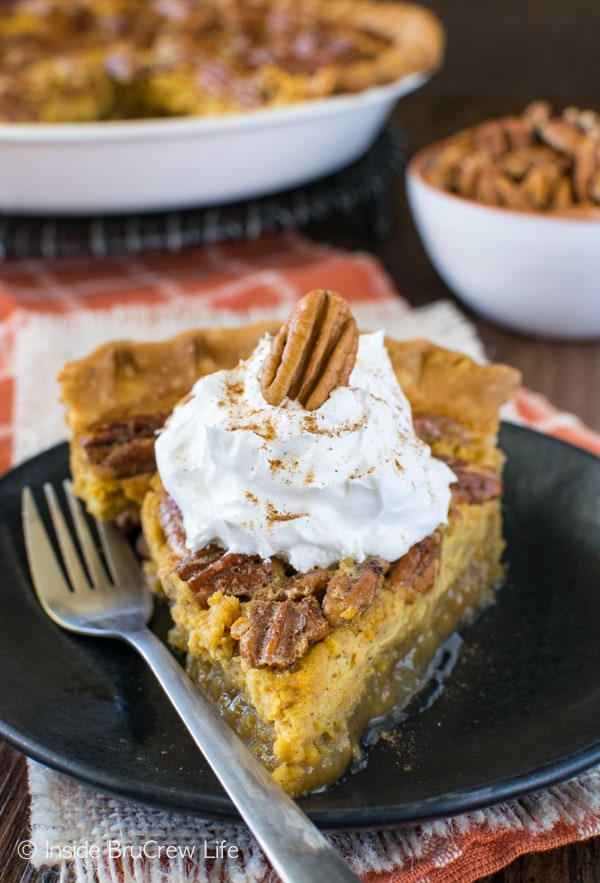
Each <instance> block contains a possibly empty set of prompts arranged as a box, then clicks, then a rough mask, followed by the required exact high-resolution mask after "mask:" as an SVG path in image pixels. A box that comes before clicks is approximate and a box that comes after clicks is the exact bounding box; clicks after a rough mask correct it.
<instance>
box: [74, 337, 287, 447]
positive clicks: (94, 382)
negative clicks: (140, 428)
mask: <svg viewBox="0 0 600 883" xmlns="http://www.w3.org/2000/svg"><path fill="white" fill-rule="evenodd" d="M279 326H280V323H279V322H261V323H257V324H256V325H247V326H244V327H243V328H203V329H200V330H194V331H185V332H183V333H182V334H179V335H177V336H176V337H173V338H170V339H169V340H166V341H160V342H143V343H138V342H136V341H130V340H120V341H112V342H110V343H106V344H104V345H102V346H100V347H98V348H97V349H95V350H94V351H93V352H92V353H90V354H89V355H88V356H86V357H85V358H83V359H78V360H77V361H74V362H67V364H66V365H65V366H64V367H63V369H62V371H61V372H60V374H59V377H58V380H59V383H60V385H61V391H62V394H61V400H62V402H63V404H64V405H65V408H66V419H67V424H68V426H69V429H70V430H71V432H72V433H80V432H82V431H83V430H84V429H89V427H90V426H94V425H96V424H98V423H103V422H108V421H111V420H115V419H117V418H123V417H124V416H135V415H138V414H155V413H157V412H159V411H162V412H165V413H170V412H171V411H172V410H173V406H174V405H175V403H176V402H177V401H179V399H180V398H182V397H183V396H184V395H186V394H187V393H188V392H189V391H190V389H191V388H192V386H193V385H194V383H195V381H196V380H197V379H198V378H199V377H202V376H203V375H204V374H210V373H211V372H213V371H219V370H221V369H223V368H233V367H234V366H235V365H236V364H237V363H238V361H239V360H240V359H245V358H247V357H248V356H249V355H250V354H251V352H252V350H253V349H254V347H255V346H256V344H257V343H258V341H259V340H260V338H261V337H262V336H263V334H265V333H266V332H267V331H270V332H272V333H275V332H276V331H277V330H278V328H279Z"/></svg>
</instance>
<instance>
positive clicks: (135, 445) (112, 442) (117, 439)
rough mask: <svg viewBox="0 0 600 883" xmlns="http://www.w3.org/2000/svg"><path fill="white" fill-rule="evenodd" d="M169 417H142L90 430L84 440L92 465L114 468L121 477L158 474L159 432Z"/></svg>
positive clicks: (162, 415)
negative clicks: (157, 441)
mask: <svg viewBox="0 0 600 883" xmlns="http://www.w3.org/2000/svg"><path fill="white" fill-rule="evenodd" d="M165 420H166V414H138V415H135V416H132V417H126V418H124V419H121V420H115V421H113V422H106V423H100V424H98V425H97V426H93V427H90V428H89V430H88V431H87V432H85V433H84V434H83V435H82V436H81V439H80V443H81V446H82V447H83V448H84V450H85V452H86V456H87V458H88V460H89V462H90V463H92V464H94V465H95V466H104V467H105V468H108V469H110V470H111V471H112V472H113V473H114V474H115V475H116V476H117V477H118V478H128V477H130V476H132V475H139V474H141V473H145V472H154V470H155V469H156V461H155V458H154V442H155V439H156V432H157V430H158V429H160V428H161V426H162V425H163V424H164V422H165Z"/></svg>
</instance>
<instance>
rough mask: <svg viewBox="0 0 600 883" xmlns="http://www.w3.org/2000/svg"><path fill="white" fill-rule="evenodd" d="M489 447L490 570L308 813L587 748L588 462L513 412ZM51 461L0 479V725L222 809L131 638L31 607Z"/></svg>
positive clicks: (578, 756) (89, 777)
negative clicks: (25, 499) (405, 698)
mask: <svg viewBox="0 0 600 883" xmlns="http://www.w3.org/2000/svg"><path fill="white" fill-rule="evenodd" d="M502 444H503V446H504V449H505V450H506V452H507V454H508V466H507V469H506V494H505V510H506V511H505V519H506V520H505V533H506V537H507V541H508V552H507V573H508V576H507V580H506V583H505V585H504V586H503V587H502V588H501V590H500V591H499V593H498V597H497V602H496V604H494V605H493V606H492V607H490V608H488V609H487V610H486V611H484V613H483V614H482V615H481V616H480V617H479V619H478V620H477V621H476V622H475V623H474V624H473V625H472V626H470V627H468V628H466V629H465V630H464V633H463V637H464V646H463V647H462V650H461V652H460V655H459V659H458V661H457V663H456V665H455V667H454V670H453V672H452V674H451V675H450V677H449V679H448V681H447V683H446V686H445V689H444V690H443V691H442V693H441V695H440V696H439V698H438V699H437V700H436V701H435V702H434V703H432V704H430V705H429V706H428V707H426V708H425V710H423V711H421V712H420V713H415V714H412V715H410V716H408V717H407V718H406V719H404V720H403V721H401V722H400V723H398V724H397V725H396V726H395V727H394V729H393V731H392V738H390V739H385V740H383V739H382V740H380V741H379V742H378V743H377V744H376V745H375V746H373V747H372V748H370V750H369V756H368V763H367V764H366V765H365V766H364V768H363V769H361V770H359V771H357V772H355V773H354V774H353V775H351V776H348V777H347V778H346V779H345V780H343V781H342V782H340V783H339V784H338V785H336V786H335V787H333V788H331V789H329V790H328V791H326V792H323V793H319V794H313V795H311V796H309V797H306V798H303V799H302V800H301V801H300V803H301V806H302V807H303V809H305V810H306V811H307V812H308V813H309V815H310V816H311V817H312V818H313V819H314V821H316V822H317V823H318V824H320V825H322V826H323V827H326V828H330V829H333V828H361V827H371V828H372V827H379V826H388V825H393V824H397V823H402V822H408V821H415V820H420V819H425V818H434V817H439V816H443V815H448V814H452V813H457V812H462V811H465V810H471V809H475V808H478V807H481V806H485V805H489V804H491V803H494V802H497V801H499V800H503V799H506V798H508V797H511V796H516V795H519V794H522V793H524V792H526V791H530V790H533V789H536V788H540V787H542V786H546V785H549V784H551V783H554V782H556V781H558V780H560V779H563V778H566V777H567V776H569V775H572V774H574V773H577V772H579V771H581V770H584V769H585V768H587V767H589V766H591V765H592V764H594V763H597V762H599V761H600V677H599V672H600V639H599V635H600V603H599V601H600V459H597V458H595V457H593V456H592V455H591V454H586V453H585V452H583V451H580V450H578V449H576V448H574V447H571V446H569V445H567V444H564V443H562V442H560V441H556V440H555V439H551V438H548V437H546V436H543V435H539V434H537V433H534V432H531V431H529V430H526V429H522V428H519V427H515V426H508V425H505V426H503V428H502ZM67 468H68V466H67V448H66V445H61V446H59V447H56V448H53V449H51V450H49V451H47V452H46V453H43V454H41V455H40V456H38V457H36V458H35V459H33V460H30V461H28V462H27V463H25V464H23V465H22V466H20V467H19V468H17V469H15V470H13V471H12V472H9V473H8V474H6V475H5V476H4V477H2V478H0V560H1V561H2V573H1V575H0V611H1V614H2V639H1V642H0V671H1V672H2V680H1V687H0V734H1V735H3V736H4V737H5V738H6V739H7V740H9V741H10V742H12V743H13V744H14V745H15V746H17V747H18V748H20V749H21V750H23V751H24V752H25V753H27V754H28V755H30V756H31V757H34V758H37V759H38V760H40V761H42V762H44V763H46V764H48V765H49V766H51V767H54V768H56V769H58V770H61V771H62V772H64V773H67V774H68V775H70V776H73V777H75V778H76V779H78V780H80V781H82V782H85V783H88V784H90V785H93V786H95V787H96V788H97V789H99V790H101V791H104V792H108V793H112V794H116V795H119V796H122V797H125V798H128V799H130V800H132V801H136V802H138V803H145V804H150V805H155V806H162V807H167V808H171V809H176V810H180V811H184V812H187V813H192V814H196V815H201V816H205V817H218V818H219V817H220V818H227V817H232V818H235V817H236V816H235V810H234V808H233V806H232V805H231V803H230V802H229V800H228V798H227V797H226V796H225V794H224V793H223V791H222V789H221V787H220V786H219V784H218V783H217V782H216V780H215V778H214V776H213V775H212V773H211V772H210V771H209V769H208V768H207V766H206V764H205V763H204V762H203V760H202V758H201V757H200V755H199V754H198V752H197V750H196V749H195V747H194V745H193V743H192V741H191V739H190V738H189V736H188V735H187V732H186V731H185V729H184V727H183V725H182V724H180V722H179V720H178V718H177V717H176V715H175V714H174V712H173V711H172V710H171V707H170V705H169V703H168V700H167V699H166V698H165V697H164V696H163V695H162V693H161V690H160V688H159V687H158V686H157V684H156V683H155V681H154V679H153V676H152V674H151V673H150V672H149V671H148V670H147V668H146V667H145V665H144V663H143V662H141V660H140V659H138V657H137V656H136V655H135V653H134V652H133V651H132V650H130V649H129V648H128V647H126V646H125V645H122V644H120V643H118V642H113V641H108V640H94V639H87V638H82V637H77V636H74V635H69V634H67V633H65V632H63V631H61V630H60V629H59V628H58V627H56V626H54V624H53V623H52V622H51V621H50V620H48V619H47V618H46V616H45V614H44V613H43V612H42V610H41V608H40V607H39V606H38V603H37V601H36V599H35V596H34V593H33V589H32V586H31V582H30V579H29V575H28V570H27V565H26V561H25V552H24V548H23V543H22V538H21V527H20V491H21V488H22V487H23V485H24V484H30V485H32V486H34V487H36V486H39V485H41V484H42V482H43V481H48V480H50V481H54V482H57V481H59V480H60V479H62V478H63V477H65V476H66V475H67ZM158 619H159V620H160V616H159V617H158ZM163 619H164V617H163ZM165 627H166V623H165V622H164V621H163V622H160V621H159V622H157V623H156V628H157V630H158V631H159V632H162V631H163V630H164V628H165Z"/></svg>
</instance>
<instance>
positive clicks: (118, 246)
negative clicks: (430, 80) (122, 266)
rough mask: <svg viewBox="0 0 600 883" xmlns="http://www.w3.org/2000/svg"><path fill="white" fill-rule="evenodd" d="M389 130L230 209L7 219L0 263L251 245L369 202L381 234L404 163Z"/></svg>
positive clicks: (0, 232) (2, 222)
mask: <svg viewBox="0 0 600 883" xmlns="http://www.w3.org/2000/svg"><path fill="white" fill-rule="evenodd" d="M403 154H404V149H403V141H402V138H401V136H400V134H399V132H398V130H397V128H396V127H395V126H393V125H392V124H388V125H387V126H386V127H385V128H384V129H383V130H382V132H381V134H380V135H379V136H378V138H377V140H376V141H375V143H374V144H373V145H372V147H371V148H370V149H369V150H368V151H367V153H365V154H364V155H363V156H362V157H361V158H360V159H358V160H356V161H355V162H354V163H352V164H351V165H349V166H346V167H345V168H343V169H341V170H340V171H338V172H336V173H334V174H332V175H329V176H327V177H325V178H321V179H319V180H318V181H314V182H311V183H309V184H305V185H303V186H301V187H295V188H293V189H292V190H286V191H283V192H280V193H276V194H273V195H270V196H265V197H261V198H257V199H252V200H248V201H245V202H239V203H232V204H228V205H219V206H208V207H202V208H198V209H185V210H177V211H169V212H157V213H141V214H134V215H102V216H93V217H91V216H76V217H75V216H69V217H49V216H44V217H30V216H24V215H2V214H0V260H6V259H7V258H12V257H17V258H28V257H32V258H35V257H44V258H51V257H57V256H63V255H74V254H76V255H80V254H92V255H105V254H119V253H133V254H135V253H139V252H144V251H152V250H158V249H167V250H170V251H178V250H179V249H181V248H184V247H185V246H190V245H201V244H205V243H212V242H218V241H222V240H234V239H252V238H256V237H258V236H260V235H262V234H265V233H274V232H278V231H281V230H284V229H290V228H295V227H303V226H306V225H307V224H310V223H313V222H319V221H323V220H325V219H327V218H329V217H330V216H332V215H335V214H338V213H346V212H349V211H351V210H352V209H354V208H356V207H357V206H359V205H363V204H367V205H368V207H369V209H370V212H371V223H372V226H373V230H374V232H375V233H380V232H382V230H383V229H384V228H385V224H386V207H385V204H384V203H385V200H384V196H385V193H386V189H387V187H388V185H389V183H390V182H391V180H392V178H393V177H394V175H395V174H396V172H397V170H398V167H399V165H400V162H401V160H402V158H403Z"/></svg>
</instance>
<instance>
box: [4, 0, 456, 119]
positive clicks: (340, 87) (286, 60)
mask: <svg viewBox="0 0 600 883" xmlns="http://www.w3.org/2000/svg"><path fill="white" fill-rule="evenodd" d="M443 42H444V40H443V32H442V28H441V26H440V24H439V22H438V20H437V18H436V17H435V16H434V15H433V14H431V13H430V12H428V11H426V10H425V9H422V8H420V7H419V6H416V5H414V4H410V3H401V2H391V3H388V2H381V0H310V2H300V3H299V2H297V0H227V2H225V0H202V2H201V0H8V2H6V3H3V4H2V5H1V6H0V56H1V57H2V66H1V70H0V120H4V121H9V122H84V121H95V120H106V119H129V118H143V117H163V116H201V115H205V114H222V113H230V112H236V111H237V112H239V111H247V110H251V109H253V108H259V107H268V106H277V105H282V104H284V105H286V104H290V103H295V102H297V101H305V100H310V99H313V98H318V97H324V96H328V95H332V94H337V93H347V92H357V91H361V90H363V89H366V88H369V87H370V86H376V85H379V84H382V83H389V82H392V81H394V80H397V79H399V78H401V77H404V76H406V75H408V74H413V73H422V74H428V73H430V72H433V71H435V70H436V69H437V68H438V67H439V65H440V63H441V59H442V54H443Z"/></svg>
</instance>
